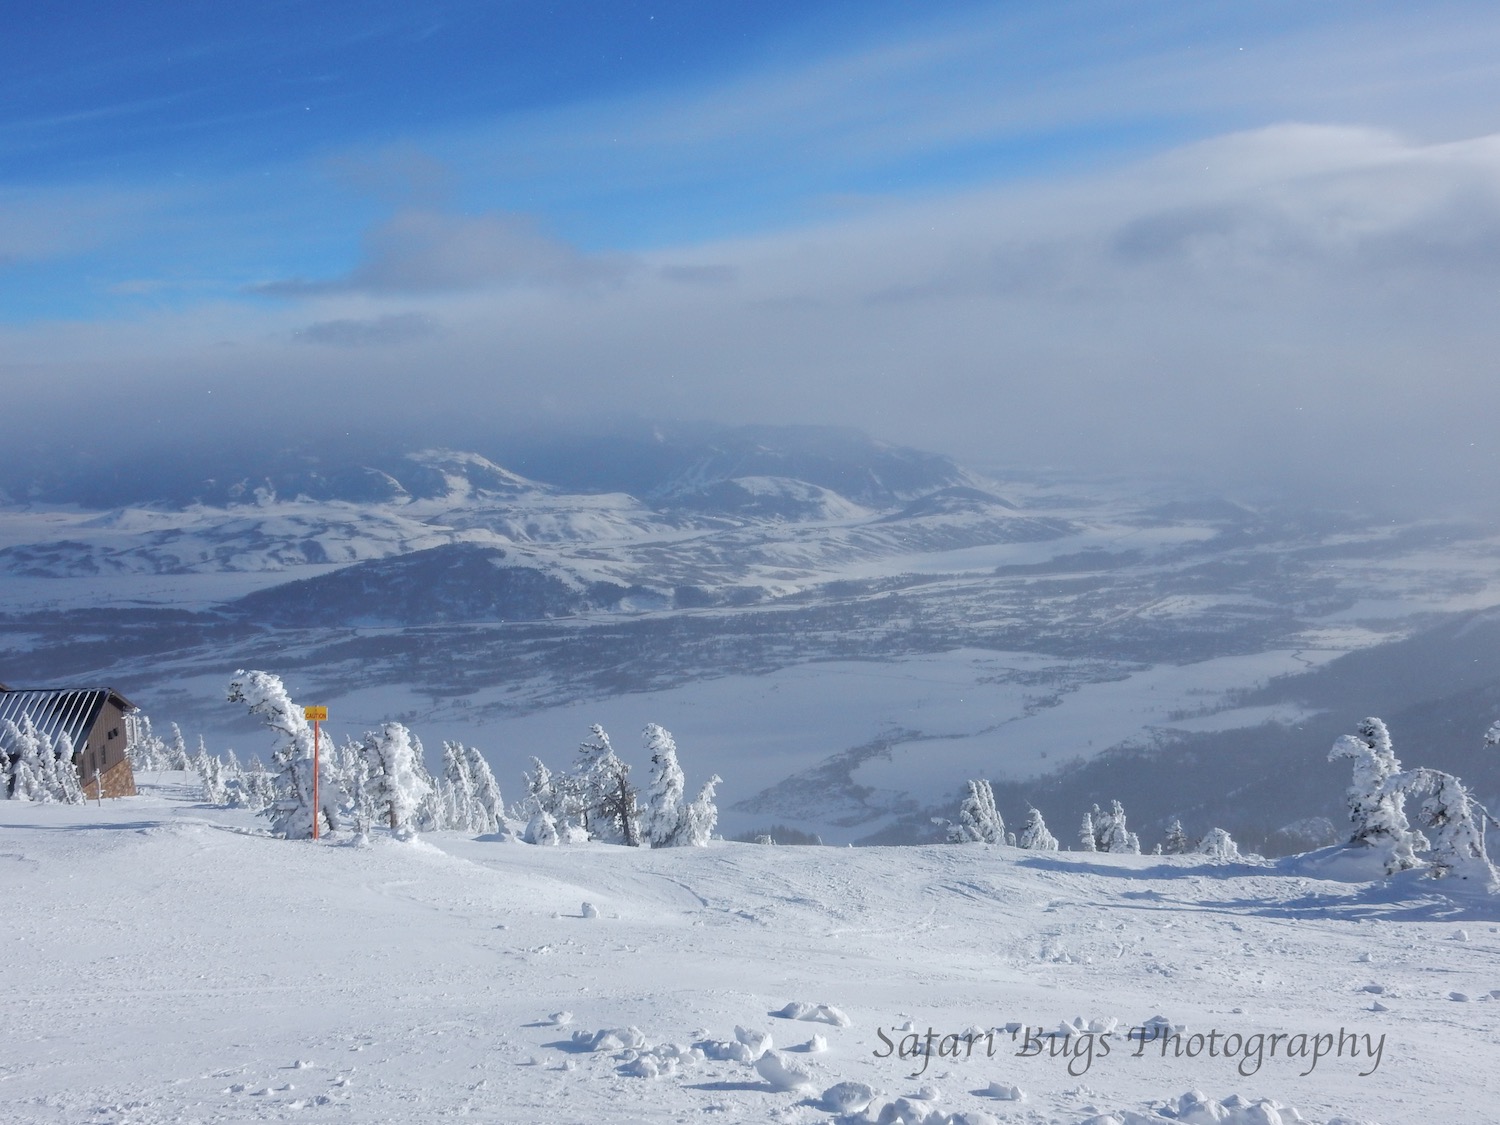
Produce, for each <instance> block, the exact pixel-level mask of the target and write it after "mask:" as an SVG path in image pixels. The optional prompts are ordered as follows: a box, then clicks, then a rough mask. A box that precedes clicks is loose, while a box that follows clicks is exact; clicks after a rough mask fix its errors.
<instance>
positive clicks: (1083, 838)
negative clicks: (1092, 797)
mask: <svg viewBox="0 0 1500 1125" xmlns="http://www.w3.org/2000/svg"><path fill="white" fill-rule="evenodd" d="M1098 811H1099V806H1098V805H1095V806H1094V808H1093V812H1086V813H1084V814H1083V823H1082V824H1081V825H1079V826H1078V847H1079V850H1081V851H1085V852H1097V851H1098V850H1099V844H1098V842H1097V840H1096V839H1095V837H1094V813H1097V812H1098Z"/></svg>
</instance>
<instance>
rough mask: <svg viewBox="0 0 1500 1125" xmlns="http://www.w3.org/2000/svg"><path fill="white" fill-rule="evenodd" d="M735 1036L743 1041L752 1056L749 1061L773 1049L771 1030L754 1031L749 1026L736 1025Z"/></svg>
mask: <svg viewBox="0 0 1500 1125" xmlns="http://www.w3.org/2000/svg"><path fill="white" fill-rule="evenodd" d="M734 1037H735V1039H736V1040H738V1041H739V1042H740V1043H742V1044H743V1045H744V1047H745V1049H746V1050H747V1051H749V1052H750V1057H749V1058H748V1059H747V1060H746V1061H747V1062H754V1061H755V1060H756V1059H758V1058H760V1057H761V1056H762V1055H764V1054H765V1053H766V1052H767V1051H769V1050H770V1049H771V1033H770V1032H769V1031H752V1030H751V1029H750V1028H748V1027H739V1026H736V1027H735V1029H734Z"/></svg>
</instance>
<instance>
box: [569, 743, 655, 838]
mask: <svg viewBox="0 0 1500 1125" xmlns="http://www.w3.org/2000/svg"><path fill="white" fill-rule="evenodd" d="M629 774H630V767H629V766H628V765H626V764H625V763H624V762H622V761H621V760H620V759H619V757H618V756H617V755H616V754H615V751H614V747H612V746H611V745H610V742H609V735H608V734H606V733H605V731H604V728H603V727H601V726H600V725H599V724H598V723H595V724H594V725H593V726H591V727H590V728H589V737H588V739H587V740H585V741H584V742H583V744H582V745H580V746H579V747H578V760H577V762H576V763H575V768H574V777H575V779H576V780H575V785H574V788H575V789H576V792H577V794H578V798H579V804H580V806H581V808H582V822H583V824H584V827H586V828H587V829H588V832H589V835H590V836H592V837H593V838H594V839H596V840H604V841H607V842H608V843H612V844H628V845H631V846H635V845H636V844H638V843H639V842H640V827H639V824H638V823H637V822H638V819H639V815H640V814H639V811H638V809H637V802H636V793H635V788H634V787H633V786H632V785H631V784H630V780H629Z"/></svg>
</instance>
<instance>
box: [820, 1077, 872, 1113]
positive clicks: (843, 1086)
mask: <svg viewBox="0 0 1500 1125" xmlns="http://www.w3.org/2000/svg"><path fill="white" fill-rule="evenodd" d="M874 1100H875V1091H874V1089H872V1088H871V1087H869V1086H866V1085H865V1084H864V1083H863V1082H840V1083H839V1084H838V1085H836V1086H830V1087H828V1089H826V1090H824V1091H823V1097H822V1100H821V1101H820V1103H819V1104H820V1105H821V1107H822V1108H823V1109H825V1110H827V1111H828V1112H829V1113H861V1112H863V1111H864V1109H865V1107H866V1106H868V1105H869V1104H870V1103H871V1102H872V1101H874Z"/></svg>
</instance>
